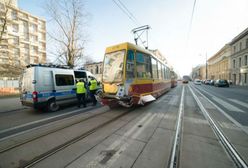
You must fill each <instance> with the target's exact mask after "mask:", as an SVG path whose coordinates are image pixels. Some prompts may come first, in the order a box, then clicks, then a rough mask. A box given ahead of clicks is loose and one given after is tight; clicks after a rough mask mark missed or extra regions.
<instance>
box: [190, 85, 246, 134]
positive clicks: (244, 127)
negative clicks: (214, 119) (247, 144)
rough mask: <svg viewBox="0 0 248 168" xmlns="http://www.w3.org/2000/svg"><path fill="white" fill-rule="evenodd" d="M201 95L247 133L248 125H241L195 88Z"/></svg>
mask: <svg viewBox="0 0 248 168" xmlns="http://www.w3.org/2000/svg"><path fill="white" fill-rule="evenodd" d="M195 91H197V92H198V93H199V94H200V95H201V96H202V97H204V98H205V99H206V100H207V101H208V102H210V103H211V104H212V105H213V106H214V107H215V108H216V109H217V110H218V111H219V112H221V113H222V114H223V115H224V116H225V117H226V118H228V119H229V120H230V121H232V122H233V123H234V124H235V125H237V127H239V128H240V129H241V130H243V131H244V132H245V133H246V134H247V135H248V127H246V126H243V125H241V124H240V123H239V122H238V121H237V120H235V119H234V118H233V117H231V116H230V115H229V114H227V113H226V112H225V111H224V110H222V109H221V108H220V107H219V106H218V105H216V104H215V103H214V102H212V101H211V100H210V99H209V98H207V97H206V96H205V95H204V94H202V93H201V92H200V91H199V90H197V89H195Z"/></svg>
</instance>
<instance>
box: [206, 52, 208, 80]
mask: <svg viewBox="0 0 248 168" xmlns="http://www.w3.org/2000/svg"><path fill="white" fill-rule="evenodd" d="M207 79H208V58H207V53H206V80H207Z"/></svg>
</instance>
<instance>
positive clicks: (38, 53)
mask: <svg viewBox="0 0 248 168" xmlns="http://www.w3.org/2000/svg"><path fill="white" fill-rule="evenodd" d="M0 13H1V15H0V31H1V30H2V28H3V25H4V22H5V20H6V26H5V30H4V33H3V36H2V38H1V41H0V71H1V76H0V77H9V76H12V75H11V74H8V72H10V71H11V70H10V69H11V68H12V69H22V68H23V67H25V66H26V65H28V64H34V63H45V62H46V21H45V20H44V19H41V18H39V17H36V16H33V15H31V14H30V13H28V12H25V11H23V10H20V9H19V8H18V5H17V0H0ZM4 68H5V69H4ZM8 68H10V69H8ZM16 75H17V74H16Z"/></svg>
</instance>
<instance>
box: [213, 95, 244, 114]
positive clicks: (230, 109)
mask: <svg viewBox="0 0 248 168" xmlns="http://www.w3.org/2000/svg"><path fill="white" fill-rule="evenodd" d="M212 98H213V99H214V100H215V101H216V102H218V103H219V104H221V105H222V106H223V107H224V108H226V109H228V110H229V111H235V112H240V113H245V112H244V111H243V110H241V109H240V108H238V107H236V106H234V105H231V104H230V103H228V102H226V101H224V100H222V99H220V98H218V97H215V96H212Z"/></svg>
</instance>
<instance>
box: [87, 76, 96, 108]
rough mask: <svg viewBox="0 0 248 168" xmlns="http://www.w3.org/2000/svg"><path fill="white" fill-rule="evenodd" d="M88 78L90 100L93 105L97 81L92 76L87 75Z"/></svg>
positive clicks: (94, 103)
mask: <svg viewBox="0 0 248 168" xmlns="http://www.w3.org/2000/svg"><path fill="white" fill-rule="evenodd" d="M89 78H90V81H89V84H88V86H89V87H90V97H91V101H92V103H93V106H95V105H96V103H97V101H96V97H95V94H96V90H97V81H96V79H95V78H94V77H92V76H89Z"/></svg>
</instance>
